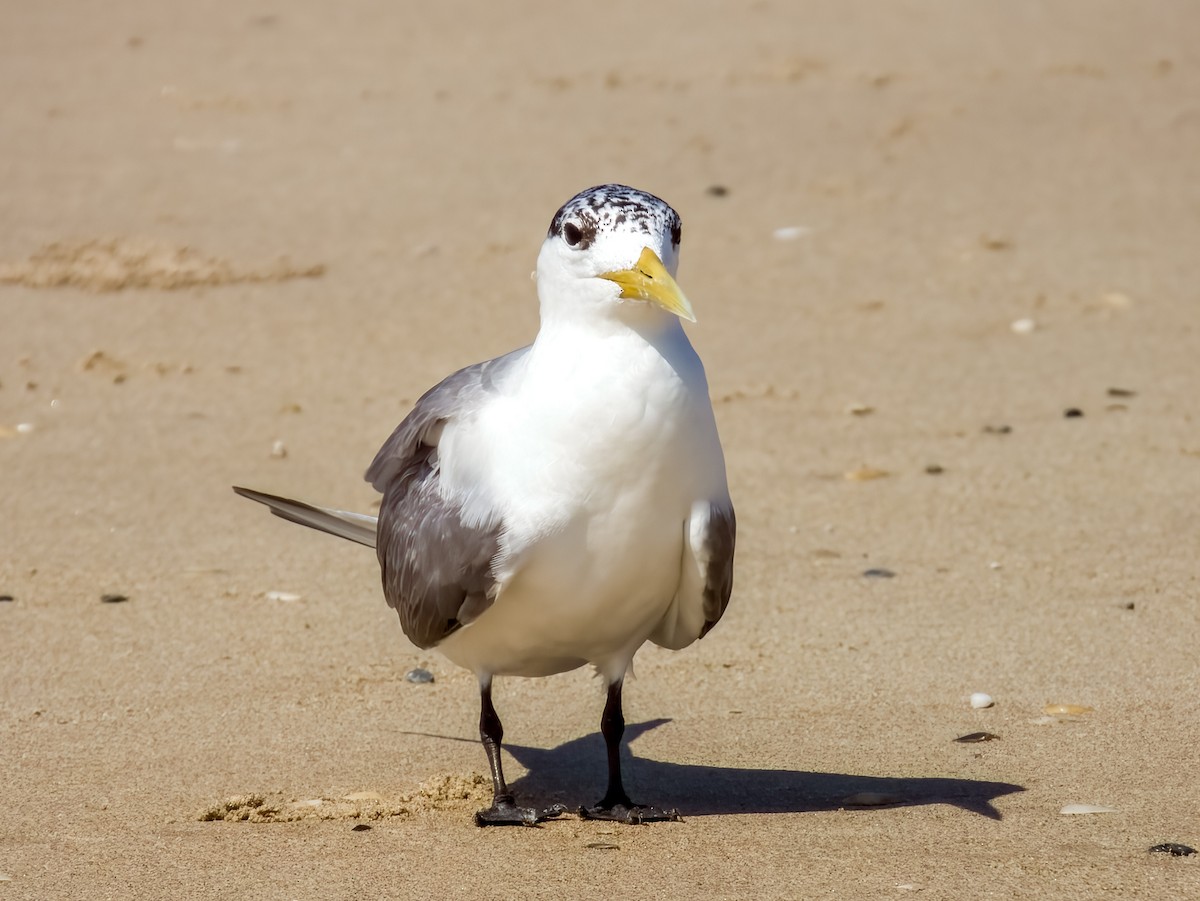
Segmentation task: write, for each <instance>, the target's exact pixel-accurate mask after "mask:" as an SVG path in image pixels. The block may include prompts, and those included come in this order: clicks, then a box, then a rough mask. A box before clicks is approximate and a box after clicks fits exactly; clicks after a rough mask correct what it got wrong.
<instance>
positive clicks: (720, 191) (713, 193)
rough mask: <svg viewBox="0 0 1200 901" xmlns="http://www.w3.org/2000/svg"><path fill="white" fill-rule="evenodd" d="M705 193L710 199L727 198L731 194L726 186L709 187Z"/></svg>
mask: <svg viewBox="0 0 1200 901" xmlns="http://www.w3.org/2000/svg"><path fill="white" fill-rule="evenodd" d="M705 193H706V194H708V196H709V197H725V196H726V195H727V194H728V193H729V189H728V188H727V187H725V186H724V185H709V186H708V190H707V191H705Z"/></svg>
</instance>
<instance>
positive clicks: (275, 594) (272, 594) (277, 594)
mask: <svg viewBox="0 0 1200 901" xmlns="http://www.w3.org/2000/svg"><path fill="white" fill-rule="evenodd" d="M266 598H267V600H268V601H283V602H285V603H288V604H290V603H293V602H295V601H298V600H300V595H298V594H294V593H293V592H290V591H268V592H267V593H266Z"/></svg>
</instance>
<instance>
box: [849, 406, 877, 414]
mask: <svg viewBox="0 0 1200 901" xmlns="http://www.w3.org/2000/svg"><path fill="white" fill-rule="evenodd" d="M846 412H847V413H849V414H850V415H851V416H870V415H871V414H872V413H874V412H875V408H874V407H872V406H868V405H867V404H850V405H849V406H847V407H846Z"/></svg>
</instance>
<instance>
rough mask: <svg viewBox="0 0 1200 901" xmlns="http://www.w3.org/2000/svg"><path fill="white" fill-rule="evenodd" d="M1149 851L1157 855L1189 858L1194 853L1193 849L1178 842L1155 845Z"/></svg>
mask: <svg viewBox="0 0 1200 901" xmlns="http://www.w3.org/2000/svg"><path fill="white" fill-rule="evenodd" d="M1150 850H1151V851H1155V852H1157V853H1159V854H1170V855H1172V856H1174V857H1190V856H1191V855H1193V854H1195V853H1196V849H1195V848H1189V847H1188V846H1187V845H1181V844H1179V842H1163V843H1162V844H1161V845H1155V846H1154V847H1153V848H1151V849H1150Z"/></svg>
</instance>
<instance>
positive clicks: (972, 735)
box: [954, 732, 1000, 745]
mask: <svg viewBox="0 0 1200 901" xmlns="http://www.w3.org/2000/svg"><path fill="white" fill-rule="evenodd" d="M999 739H1000V736H999V735H997V734H996V733H995V732H969V733H967V734H966V735H960V736H959V737H958V738H956V739H954V740H955V741H957V742H960V743H962V744H964V745H969V744H975V743H977V742H981V741H999Z"/></svg>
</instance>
